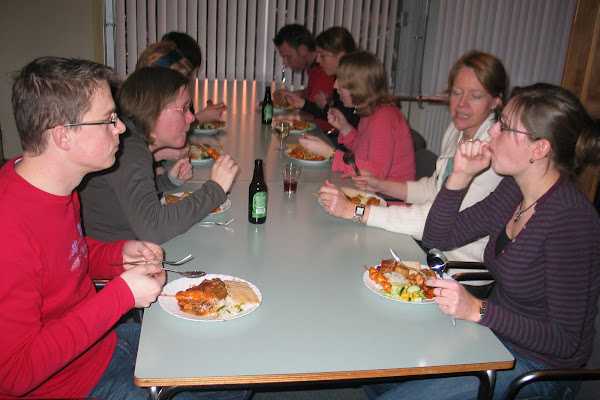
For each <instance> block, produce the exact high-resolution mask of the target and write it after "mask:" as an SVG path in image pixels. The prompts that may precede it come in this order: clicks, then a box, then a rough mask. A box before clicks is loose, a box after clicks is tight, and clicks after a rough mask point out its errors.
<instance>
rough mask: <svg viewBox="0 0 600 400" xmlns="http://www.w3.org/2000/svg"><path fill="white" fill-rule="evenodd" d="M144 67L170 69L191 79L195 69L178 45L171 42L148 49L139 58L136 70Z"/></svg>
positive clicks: (153, 45) (152, 45) (155, 44)
mask: <svg viewBox="0 0 600 400" xmlns="http://www.w3.org/2000/svg"><path fill="white" fill-rule="evenodd" d="M144 67H163V68H170V69H172V70H175V71H177V72H179V73H180V74H182V75H184V76H185V77H187V78H188V79H191V78H192V76H191V74H192V72H193V70H194V67H193V65H192V63H191V62H190V60H188V59H187V58H186V57H185V56H184V55H183V53H182V52H181V51H180V50H179V49H178V48H177V45H176V44H175V43H174V42H171V41H165V40H163V41H160V42H158V43H154V44H151V45H150V46H148V47H146V48H145V49H144V51H143V52H142V54H140V57H139V58H138V61H137V64H136V65H135V69H136V70H137V69H140V68H144Z"/></svg>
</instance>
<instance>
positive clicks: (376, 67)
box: [336, 51, 395, 115]
mask: <svg viewBox="0 0 600 400" xmlns="http://www.w3.org/2000/svg"><path fill="white" fill-rule="evenodd" d="M336 75H337V81H338V86H339V87H342V88H344V89H346V90H348V91H349V92H350V96H351V97H352V102H353V104H354V105H355V107H356V111H357V113H358V114H360V115H369V114H371V113H372V112H373V110H374V109H375V107H377V106H378V105H380V104H395V102H394V98H393V97H392V96H390V94H389V91H388V87H387V79H386V75H385V69H384V66H383V63H382V62H381V61H379V60H378V59H377V57H375V55H373V54H371V53H369V52H367V51H357V52H354V53H350V54H346V55H344V56H343V57H342V58H341V59H340V64H339V65H338V68H337V71H336Z"/></svg>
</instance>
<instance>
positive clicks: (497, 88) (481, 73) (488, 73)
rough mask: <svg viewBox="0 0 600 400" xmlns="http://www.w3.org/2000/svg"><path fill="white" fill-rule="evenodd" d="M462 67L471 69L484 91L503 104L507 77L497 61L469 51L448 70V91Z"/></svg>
mask: <svg viewBox="0 0 600 400" xmlns="http://www.w3.org/2000/svg"><path fill="white" fill-rule="evenodd" d="M463 67H467V68H471V69H472V70H473V72H474V73H475V76H477V79H478V80H479V83H481V85H482V86H483V87H484V88H485V90H486V91H487V92H488V93H489V94H490V95H491V96H492V97H498V98H500V100H502V103H503V104H504V100H506V95H507V93H506V91H507V90H508V75H507V74H506V70H505V69H504V65H502V62H501V61H500V60H499V59H497V58H496V57H494V56H493V55H491V54H488V53H484V52H482V51H477V50H471V51H469V52H468V53H465V54H463V56H462V57H461V58H459V59H458V60H457V61H456V62H455V63H454V65H453V66H452V69H450V73H449V74H448V91H450V90H452V86H454V80H455V79H456V76H457V75H458V72H459V71H460V69H461V68H463Z"/></svg>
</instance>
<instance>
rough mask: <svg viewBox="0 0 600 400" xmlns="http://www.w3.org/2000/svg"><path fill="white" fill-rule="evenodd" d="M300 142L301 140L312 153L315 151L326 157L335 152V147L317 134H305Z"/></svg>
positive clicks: (303, 145) (299, 140)
mask: <svg viewBox="0 0 600 400" xmlns="http://www.w3.org/2000/svg"><path fill="white" fill-rule="evenodd" d="M298 142H300V144H301V145H302V147H304V148H305V149H306V150H308V151H310V152H311V153H315V154H317V155H320V156H323V157H326V158H328V157H330V156H331V153H333V147H331V145H329V144H327V143H326V142H325V141H324V140H323V139H320V138H318V137H315V136H311V135H304V136H302V137H301V138H300V139H298Z"/></svg>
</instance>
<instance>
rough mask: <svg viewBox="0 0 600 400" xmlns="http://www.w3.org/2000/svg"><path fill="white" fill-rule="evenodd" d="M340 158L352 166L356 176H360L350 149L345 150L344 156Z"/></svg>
mask: <svg viewBox="0 0 600 400" xmlns="http://www.w3.org/2000/svg"><path fill="white" fill-rule="evenodd" d="M342 160H343V161H344V163H346V164H348V165H350V166H351V167H352V169H353V170H354V173H355V174H356V176H360V170H359V169H358V167H357V166H356V161H355V160H354V153H353V152H351V151H347V152H345V153H344V156H343V157H342Z"/></svg>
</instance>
